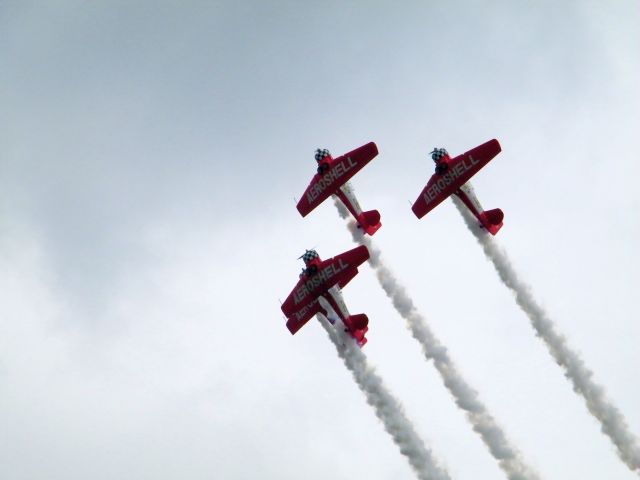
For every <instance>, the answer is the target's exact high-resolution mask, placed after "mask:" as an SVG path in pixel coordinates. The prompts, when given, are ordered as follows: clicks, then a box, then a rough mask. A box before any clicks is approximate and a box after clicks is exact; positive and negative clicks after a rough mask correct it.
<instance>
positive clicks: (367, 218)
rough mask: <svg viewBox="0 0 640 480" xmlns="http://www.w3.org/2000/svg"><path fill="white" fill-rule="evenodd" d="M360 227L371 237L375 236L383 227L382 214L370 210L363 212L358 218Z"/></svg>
mask: <svg viewBox="0 0 640 480" xmlns="http://www.w3.org/2000/svg"><path fill="white" fill-rule="evenodd" d="M357 220H358V227H359V228H361V229H362V230H364V231H365V232H366V233H368V234H369V235H373V234H374V233H376V232H377V231H378V229H379V228H380V227H381V226H382V224H381V223H380V212H378V210H369V211H367V212H362V213H360V215H358V217H357Z"/></svg>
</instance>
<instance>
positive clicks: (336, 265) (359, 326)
mask: <svg viewBox="0 0 640 480" xmlns="http://www.w3.org/2000/svg"><path fill="white" fill-rule="evenodd" d="M300 258H302V259H303V260H304V263H305V268H304V269H303V270H302V273H301V274H300V280H298V283H297V284H296V286H295V287H294V288H293V291H292V292H291V293H290V294H289V296H288V297H287V298H286V300H285V301H284V303H283V304H282V307H281V308H282V313H284V314H285V316H286V317H287V328H288V329H289V331H290V332H291V334H292V335H294V334H295V333H296V332H297V331H298V330H300V329H301V328H302V327H303V326H304V325H305V324H306V323H307V322H308V321H309V320H310V319H311V317H313V316H314V315H315V314H316V313H322V314H323V315H324V316H325V317H327V318H328V319H329V320H330V321H332V322H333V320H334V319H332V318H330V317H329V310H328V309H329V308H330V309H331V310H333V311H334V312H335V314H336V315H337V316H338V317H339V318H340V320H341V321H342V323H343V324H344V328H345V331H347V332H349V335H351V336H352V337H353V338H354V339H355V340H356V342H357V343H358V345H360V346H361V347H362V346H363V345H364V344H365V343H367V339H366V338H365V334H366V333H367V331H368V330H369V328H368V326H367V325H368V324H369V319H368V318H367V316H366V315H365V314H364V313H360V314H358V315H350V314H349V311H348V310H347V307H346V305H345V303H344V300H343V299H342V294H341V292H340V289H342V288H344V286H345V285H346V284H348V283H349V282H350V281H351V280H352V279H353V277H355V276H356V275H357V274H358V267H359V266H360V265H362V264H363V263H364V262H366V261H367V260H368V259H369V250H367V247H365V246H364V245H361V246H359V247H356V248H354V249H352V250H349V251H347V252H344V253H341V254H340V255H337V256H335V257H333V258H330V259H328V260H321V259H320V256H319V255H318V253H317V252H316V251H315V250H307V251H306V252H305V253H304V255H302V257H300ZM323 304H324V305H323Z"/></svg>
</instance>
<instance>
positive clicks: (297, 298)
mask: <svg viewBox="0 0 640 480" xmlns="http://www.w3.org/2000/svg"><path fill="white" fill-rule="evenodd" d="M347 268H349V264H347V263H344V262H343V261H342V259H341V258H340V259H338V261H337V262H334V263H331V264H329V265H327V266H326V267H324V268H323V269H322V270H320V271H319V272H318V273H316V274H315V275H314V276H313V277H311V278H310V279H309V280H307V281H306V282H305V283H303V284H302V285H300V287H299V288H298V289H297V290H295V291H294V292H293V303H294V305H298V304H299V303H301V302H302V301H303V300H304V299H305V298H306V297H307V296H308V295H309V294H311V293H313V292H314V290H315V289H317V288H318V287H319V286H321V285H324V284H325V283H326V282H327V281H328V280H330V279H331V278H333V277H335V276H336V275H338V274H339V273H340V272H342V271H343V270H345V269H347Z"/></svg>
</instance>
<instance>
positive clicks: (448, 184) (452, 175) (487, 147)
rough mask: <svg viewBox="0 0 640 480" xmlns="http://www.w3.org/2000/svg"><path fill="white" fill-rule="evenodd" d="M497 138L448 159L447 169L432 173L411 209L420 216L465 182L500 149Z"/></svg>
mask: <svg viewBox="0 0 640 480" xmlns="http://www.w3.org/2000/svg"><path fill="white" fill-rule="evenodd" d="M501 150H502V149H501V147H500V143H498V140H496V139H493V140H489V141H488V142H486V143H483V144H482V145H480V146H477V147H475V148H472V149H471V150H469V151H468V152H465V153H463V154H462V155H458V156H457V157H455V158H453V159H451V160H449V162H448V169H447V171H446V172H445V173H443V174H442V175H438V174H435V173H434V174H433V175H432V177H431V178H430V179H429V182H428V183H427V185H426V186H425V187H424V189H423V190H422V192H420V196H419V197H418V199H417V200H416V201H415V202H414V204H413V206H412V207H411V210H413V213H415V215H416V217H418V218H422V217H424V216H425V215H426V214H427V213H429V212H430V211H431V210H433V209H434V208H435V207H437V206H438V205H439V204H440V203H442V201H443V200H444V199H445V198H447V197H448V196H449V195H451V194H452V193H454V192H455V191H456V190H458V189H459V188H460V187H461V186H462V185H464V184H465V183H467V182H468V181H469V180H470V179H471V177H473V176H474V175H475V174H476V173H478V171H480V169H481V168H482V167H484V166H485V165H486V164H487V163H489V162H490V161H491V159H493V157H495V156H496V155H497V154H498V153H500V151H501Z"/></svg>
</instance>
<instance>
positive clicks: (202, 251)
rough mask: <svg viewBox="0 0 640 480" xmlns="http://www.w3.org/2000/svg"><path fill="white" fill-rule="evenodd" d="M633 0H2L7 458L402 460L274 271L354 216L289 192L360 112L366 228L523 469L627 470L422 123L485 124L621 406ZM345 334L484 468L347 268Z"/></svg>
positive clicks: (241, 462) (541, 271)
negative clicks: (501, 274)
mask: <svg viewBox="0 0 640 480" xmlns="http://www.w3.org/2000/svg"><path fill="white" fill-rule="evenodd" d="M639 49H640V9H639V8H638V5H637V3H636V2H633V1H612V2H599V1H567V2H553V1H537V2H511V1H506V0H505V1H500V0H496V1H492V2H487V1H447V2H444V1H443V2H418V1H414V2H401V3H398V2H382V1H366V2H365V1H354V2H337V1H328V2H295V1H274V2H258V1H247V2H231V1H228V2H224V1H220V2H215V1H211V2H204V1H203V2H196V1H192V2H178V1H173V2H172V1H157V2H156V1H154V2H151V1H139V2H127V1H110V2H83V1H62V0H61V1H49V2H40V1H13V0H5V1H1V2H0V105H1V109H2V112H3V114H2V115H0V477H1V478H3V479H5V478H6V479H8V480H31V479H34V480H35V479H41V478H47V479H51V480H57V479H60V480H62V479H64V480H73V479H85V478H93V479H96V480H103V479H105V480H106V479H114V478H118V479H123V480H126V479H174V478H188V479H194V480H197V479H209V478H228V479H249V478H256V477H259V478H267V479H294V478H300V477H301V476H302V477H304V478H309V479H321V478H327V477H330V478H336V479H346V478H370V479H376V480H377V479H391V478H411V477H412V475H413V473H412V471H411V470H410V468H409V466H408V463H407V462H406V460H405V458H404V457H403V456H401V455H400V453H399V451H398V450H397V448H396V446H395V445H394V444H393V443H392V441H391V438H390V437H389V436H388V435H387V433H386V432H385V431H384V429H383V427H382V425H381V423H380V422H379V421H378V420H377V418H376V417H375V415H374V413H373V411H372V410H371V408H370V407H369V406H368V405H367V404H366V402H365V398H364V396H363V395H362V393H361V392H360V391H359V390H358V388H357V387H356V385H355V384H354V382H353V380H352V378H351V375H350V373H349V372H348V371H347V370H346V369H345V368H344V365H343V364H342V362H341V360H340V359H339V358H338V357H337V355H336V352H335V348H334V347H333V345H332V344H331V343H330V342H329V341H328V338H327V336H326V333H325V332H324V331H323V329H322V328H321V327H320V326H319V325H317V324H315V323H314V322H311V323H309V324H308V325H307V326H306V327H305V328H304V329H303V330H301V331H300V332H299V334H297V335H296V336H295V337H291V336H290V334H289V332H288V331H287V330H286V328H285V326H284V323H285V320H284V319H283V318H282V315H281V312H280V308H279V303H278V299H284V298H285V297H286V296H287V294H288V293H289V292H290V290H291V288H292V287H293V285H294V284H295V282H296V281H297V278H298V272H299V269H300V268H301V266H302V264H301V261H300V260H297V257H298V256H299V255H301V254H302V253H303V252H304V250H305V249H306V248H312V247H315V248H316V249H317V250H318V251H319V253H320V255H321V256H323V257H330V256H333V255H335V254H337V253H340V252H342V251H345V250H347V249H350V248H353V247H354V246H355V245H354V244H353V243H352V241H351V235H350V233H349V232H348V230H347V229H346V227H345V224H344V222H343V221H342V220H341V219H340V218H339V217H338V214H337V212H336V210H335V208H334V206H333V205H332V204H331V202H326V204H323V205H322V206H320V207H319V208H318V209H317V210H316V211H314V212H313V213H311V214H310V215H309V216H308V217H307V218H305V219H302V218H301V217H300V216H299V214H298V212H297V211H296V209H295V201H294V197H299V196H300V195H301V194H302V192H303V191H304V189H305V188H306V186H307V184H308V182H309V180H310V178H311V176H312V175H313V173H314V172H315V161H314V159H313V152H314V150H315V149H316V148H318V147H322V148H329V149H330V150H331V151H332V152H333V153H334V154H335V155H339V154H342V153H345V152H346V151H349V150H351V149H353V148H355V147H357V146H360V145H362V144H364V143H366V142H369V141H372V140H373V141H375V142H376V143H377V145H378V148H379V151H380V154H379V156H378V157H377V158H376V159H375V160H374V161H373V162H371V163H370V164H369V165H368V166H367V167H366V168H365V169H364V170H363V171H361V172H360V173H359V174H358V175H357V176H356V177H355V178H354V180H353V185H354V187H355V190H356V193H357V195H358V198H359V200H360V203H361V204H362V207H363V208H364V209H372V208H376V209H378V210H380V212H381V214H382V224H383V227H382V228H381V229H380V230H379V231H378V232H377V233H376V235H375V236H374V237H373V240H374V242H375V244H376V245H377V246H378V247H379V248H380V249H381V250H382V253H383V255H384V260H385V262H386V264H387V265H388V266H389V267H390V268H391V269H392V270H393V271H394V273H395V274H396V276H397V277H398V278H399V280H400V281H401V282H403V283H404V284H405V285H406V287H407V289H408V292H409V294H410V295H411V296H412V298H413V299H414V301H415V303H416V304H417V306H418V307H419V310H420V311H421V313H422V314H423V315H424V316H425V317H427V319H428V320H429V324H430V326H431V328H432V329H433V330H434V332H435V334H436V335H437V336H438V338H439V339H440V340H441V341H442V342H443V343H444V344H445V345H446V346H447V347H448V349H449V353H450V355H451V356H452V358H453V359H454V361H455V362H456V365H457V366H458V368H459V370H460V371H461V374H462V375H463V377H464V378H465V379H466V380H467V381H468V382H469V383H470V384H471V385H472V386H473V387H474V388H475V389H476V390H478V392H479V394H480V398H481V400H482V401H483V402H484V403H485V404H486V406H487V407H488V409H489V411H490V412H491V413H492V414H493V415H494V417H495V418H496V419H497V421H498V422H499V423H500V425H501V426H502V427H503V428H504V430H505V432H506V434H507V435H508V437H509V438H510V439H511V441H512V443H513V444H514V445H515V446H517V447H518V448H519V449H520V450H521V452H522V454H523V457H524V459H525V461H526V462H527V463H528V464H529V465H531V466H532V467H534V468H535V469H536V470H537V471H538V472H539V473H540V474H541V476H542V477H543V478H546V479H553V478H558V479H586V478H587V479H590V478H593V479H602V478H607V479H621V480H623V479H631V478H636V476H635V475H634V474H633V473H631V472H630V471H629V470H628V469H627V468H626V467H625V466H624V465H623V463H622V462H621V461H620V460H619V459H618V458H617V456H616V454H615V452H614V449H613V446H612V444H611V443H610V441H609V440H608V438H606V437H605V436H604V435H602V434H601V433H600V432H599V425H598V424H597V423H596V421H595V420H594V419H592V418H591V417H590V415H589V414H588V412H587V410H586V407H585V405H584V402H583V400H582V398H581V397H578V396H577V395H576V394H574V393H573V392H572V390H571V387H570V384H569V382H568V381H567V380H566V379H565V378H563V375H562V371H561V370H560V368H559V367H558V366H557V365H556V364H555V362H554V361H553V360H552V358H551V357H550V355H549V354H548V352H547V351H546V348H545V347H544V345H543V343H542V342H541V341H540V340H539V339H537V338H536V337H535V335H534V333H533V329H532V328H531V326H530V325H529V322H528V319H527V317H526V316H525V315H524V314H523V313H522V312H521V311H520V310H519V309H518V307H517V306H516V304H515V302H514V300H513V298H512V297H511V294H510V293H509V292H508V291H507V290H506V288H504V287H503V285H502V284H501V283H500V281H499V279H498V277H497V275H496V274H495V272H494V270H493V267H492V265H491V264H490V263H489V262H488V261H487V260H485V258H484V255H483V253H482V250H481V249H480V247H479V246H478V245H477V243H476V241H475V239H474V238H473V236H472V235H471V234H470V233H469V232H468V231H467V229H466V227H465V225H464V222H463V220H462V218H461V217H460V215H459V214H458V212H457V211H456V209H455V207H454V206H453V205H452V204H451V202H445V203H443V204H442V205H441V206H440V207H439V208H438V209H436V210H434V211H433V212H432V213H430V214H429V215H428V216H427V217H425V218H424V219H422V220H420V221H418V220H417V219H416V218H415V217H414V216H413V214H412V212H411V210H410V207H409V203H408V201H413V200H415V198H416V197H417V195H418V194H419V192H420V190H421V189H422V187H423V186H424V184H425V183H426V181H427V180H428V178H429V176H430V175H431V173H432V171H433V165H432V163H431V160H430V159H429V158H428V155H427V154H428V152H429V151H430V150H431V149H432V148H433V147H434V146H438V147H446V148H447V149H448V150H449V151H450V152H451V153H452V154H457V153H461V152H464V151H466V150H468V149H470V148H472V147H474V146H476V145H478V144H480V143H483V142H485V141H487V140H489V139H491V138H498V139H499V140H500V142H501V144H502V148H503V152H502V153H501V154H500V155H499V156H498V157H496V159H495V160H494V161H492V162H491V164H489V165H488V166H487V167H486V168H485V169H483V171H482V172H480V173H479V174H478V175H477V176H476V177H475V178H474V186H475V189H476V193H477V194H478V197H479V199H480V201H481V202H482V203H483V205H484V206H485V208H495V207H500V208H502V209H503V211H504V212H505V222H504V227H503V229H502V230H501V231H500V233H499V234H498V236H497V240H498V242H499V243H500V244H501V245H503V246H504V247H505V249H506V250H507V252H508V254H509V256H510V258H511V259H512V261H513V263H514V265H515V267H516V269H517V270H518V272H519V273H520V275H521V276H522V278H523V279H524V280H525V281H527V282H528V283H529V284H530V285H531V286H532V288H533V290H534V292H535V295H536V298H538V299H539V301H540V302H541V303H542V304H543V305H544V306H545V308H546V309H547V311H548V312H549V314H550V316H551V318H552V319H554V320H555V321H556V322H557V326H558V329H559V330H560V332H562V333H564V334H565V335H566V336H567V338H568V341H569V344H570V346H572V347H573V348H574V349H576V350H578V351H579V352H580V353H581V355H582V358H583V359H584V360H585V362H586V364H587V366H589V367H590V368H591V369H592V370H593V371H594V375H595V380H596V381H597V382H598V383H600V384H601V385H603V386H604V387H605V388H606V389H607V392H608V395H609V397H610V399H611V400H612V401H613V403H614V404H615V405H616V406H617V407H618V408H619V409H620V410H621V411H622V412H623V413H624V415H625V416H626V418H627V421H628V423H629V427H630V429H631V431H632V432H634V433H635V434H640V408H638V405H640V382H638V368H639V366H640V350H639V349H638V340H639V339H640V325H639V323H638V316H637V313H635V312H636V308H635V307H633V305H634V303H635V300H636V299H637V295H638V292H639V291H640V273H639V271H640V257H639V256H638V253H637V245H638V244H640V220H639V217H638V209H639V208H640V193H639V192H638V189H637V181H636V179H637V177H638V175H639V174H640V167H639V166H638V151H639V149H640V136H639V135H638V132H640V116H639V112H640V94H639V93H638V85H640V51H639ZM344 297H345V300H346V302H347V305H348V306H349V308H350V310H351V312H352V313H360V312H365V313H367V315H368V316H369V319H370V331H369V334H368V338H369V343H368V344H367V346H366V347H365V353H366V354H367V356H368V357H369V360H370V362H371V364H372V365H374V366H375V367H376V368H377V371H378V372H379V374H380V375H381V376H382V377H383V378H384V380H385V382H386V384H387V385H388V387H389V388H390V390H391V391H392V392H393V393H394V394H395V395H396V396H397V397H398V398H399V399H400V401H401V402H402V403H403V405H404V407H405V410H406V414H407V416H408V418H409V419H410V420H412V421H413V423H414V426H415V428H416V430H417V431H418V432H419V433H420V434H421V436H422V437H423V438H424V440H425V442H426V443H427V445H428V446H430V447H431V448H432V449H433V452H434V454H435V456H436V457H437V458H439V459H440V460H441V461H442V462H443V463H444V464H445V465H446V466H447V468H448V470H449V472H450V474H451V476H452V478H456V479H493V478H504V476H503V474H502V472H501V471H500V470H499V469H498V466H497V464H496V463H495V461H494V460H493V459H492V458H491V456H490V455H489V453H488V452H487V451H486V450H485V447H484V446H483V444H482V443H481V441H480V439H479V437H478V436H477V435H476V434H475V433H473V432H472V430H471V429H470V427H469V425H468V423H467V422H466V420H465V418H464V416H463V414H462V413H461V412H460V411H459V410H458V409H457V408H456V407H455V405H454V403H453V401H452V399H451V397H450V396H449V394H448V392H447V391H446V390H445V388H444V386H443V385H442V383H441V380H440V377H439V376H438V374H437V372H436V371H435V369H434V367H433V365H431V364H429V363H427V362H426V361H425V360H424V357H423V355H422V352H421V351H420V347H419V345H418V344H417V343H416V342H415V341H414V340H413V338H412V337H411V335H410V333H409V332H408V331H407V329H406V328H405V325H404V322H403V320H402V319H401V318H400V317H399V316H398V314H397V313H396V312H395V311H394V310H393V308H392V306H391V305H390V304H389V302H388V300H387V298H386V297H385V295H384V292H383V291H382V290H381V289H380V287H379V285H378V283H377V281H376V279H375V275H374V273H373V271H372V270H371V269H370V268H369V267H368V266H364V267H363V268H361V272H360V275H358V277H357V278H356V279H354V280H353V281H352V282H351V283H350V284H349V286H348V287H346V288H345V290H344Z"/></svg>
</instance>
